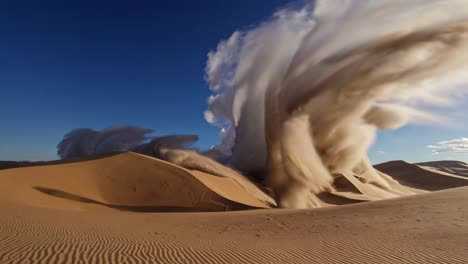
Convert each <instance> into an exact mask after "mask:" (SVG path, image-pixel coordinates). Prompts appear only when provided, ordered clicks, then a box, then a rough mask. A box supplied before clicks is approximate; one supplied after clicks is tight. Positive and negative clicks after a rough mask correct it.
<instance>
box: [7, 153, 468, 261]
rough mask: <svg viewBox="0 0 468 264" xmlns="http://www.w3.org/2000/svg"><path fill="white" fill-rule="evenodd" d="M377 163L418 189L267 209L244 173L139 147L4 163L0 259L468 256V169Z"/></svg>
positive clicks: (455, 258) (443, 258) (421, 258)
mask: <svg viewBox="0 0 468 264" xmlns="http://www.w3.org/2000/svg"><path fill="white" fill-rule="evenodd" d="M27 165H31V164H27ZM376 168H378V169H379V170H381V171H383V172H385V173H387V174H388V175H391V176H392V177H393V178H394V179H396V180H398V181H399V182H400V183H402V184H404V185H406V186H407V188H408V189H407V190H412V191H414V192H415V193H416V194H415V195H410V196H406V197H401V198H390V199H386V200H383V201H372V202H363V203H357V202H359V201H360V200H359V195H356V194H353V193H352V192H349V191H348V192H345V191H344V190H343V191H342V192H341V193H338V194H329V195H331V196H335V199H334V201H335V202H334V203H333V204H334V205H337V204H348V203H351V202H350V200H351V199H350V198H349V197H355V198H356V199H355V201H354V202H356V204H348V205H340V206H330V207H326V208H320V209H307V210H283V209H268V208H270V207H272V206H273V205H272V204H271V201H270V200H269V199H266V198H265V197H266V196H265V194H267V193H268V191H267V190H265V189H262V188H261V187H258V188H257V189H255V188H252V187H251V186H246V185H245V182H244V179H236V178H235V177H233V178H229V177H219V176H216V175H210V174H207V173H203V172H199V171H193V170H187V169H184V168H181V167H179V166H176V165H173V164H171V163H168V162H165V161H161V160H158V159H155V158H151V157H147V156H144V155H140V154H135V153H122V154H117V155H112V156H109V157H104V158H95V159H91V160H86V161H74V162H68V163H67V162H64V163H50V164H46V165H44V164H42V166H33V167H21V168H14V169H5V170H0V182H1V183H2V184H1V186H0V210H1V212H2V213H1V215H0V263H421V264H422V263H467V261H468V208H467V207H466V199H467V198H468V192H467V191H468V187H462V186H467V185H468V178H467V177H466V176H467V170H468V165H466V164H465V163H462V162H432V163H424V164H409V163H405V162H403V161H396V162H390V163H385V164H380V165H377V166H376ZM405 190H406V189H405ZM418 190H423V191H424V190H425V191H428V192H425V193H419V192H418ZM423 191H420V192H423ZM347 196H348V198H346V197H347ZM340 198H341V199H340ZM323 199H324V200H327V199H325V198H323ZM328 200H330V199H328ZM330 205H331V204H330ZM244 209H257V210H244ZM227 210H230V211H228V212H220V211H227ZM232 210H237V211H232ZM239 210H240V211H239ZM209 211H218V212H209Z"/></svg>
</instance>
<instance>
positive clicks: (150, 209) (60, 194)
mask: <svg viewBox="0 0 468 264" xmlns="http://www.w3.org/2000/svg"><path fill="white" fill-rule="evenodd" d="M33 189H35V190H36V191H39V192H41V193H43V194H47V195H50V196H54V197H57V198H62V199H67V200H70V201H75V202H80V203H88V204H97V205H102V206H105V207H108V208H112V209H116V210H119V211H128V212H139V213H156V212H157V213H160V212H167V213H176V212H184V213H190V212H219V210H210V209H209V208H205V209H204V208H194V207H176V206H131V205H116V204H108V203H103V202H100V201H96V200H93V199H89V198H86V197H83V196H79V195H76V194H72V193H68V192H64V191H61V190H56V189H51V188H46V187H41V186H33ZM248 209H252V208H251V207H248V206H242V205H234V206H233V207H229V208H228V207H226V208H225V211H235V210H248Z"/></svg>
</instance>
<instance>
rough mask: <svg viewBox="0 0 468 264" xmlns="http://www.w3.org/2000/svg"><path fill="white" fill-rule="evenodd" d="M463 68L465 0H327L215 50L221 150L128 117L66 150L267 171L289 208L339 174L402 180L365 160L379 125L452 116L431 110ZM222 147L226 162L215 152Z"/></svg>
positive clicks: (63, 149) (445, 100)
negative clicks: (129, 122) (135, 124)
mask: <svg viewBox="0 0 468 264" xmlns="http://www.w3.org/2000/svg"><path fill="white" fill-rule="evenodd" d="M467 70H468V1H466V0H444V1H442V0H412V1H407V0H379V1H372V0H319V1H315V3H314V2H311V3H310V4H308V5H305V6H303V7H302V8H296V9H283V10H280V11H278V12H277V13H275V14H274V15H273V16H272V18H271V19H269V20H268V21H265V22H263V23H261V24H259V25H258V26H257V27H254V28H252V29H250V30H247V31H237V32H234V33H233V34H232V36H231V37H230V38H229V39H227V40H225V41H222V42H221V43H220V44H219V45H218V47H217V49H216V50H215V51H212V52H210V53H209V55H208V63H207V67H206V79H207V81H208V83H209V85H210V87H211V89H212V91H213V93H214V95H213V96H212V97H210V98H209V109H208V110H207V111H206V112H205V118H206V119H207V121H208V122H210V123H212V124H213V125H215V126H217V127H219V128H220V129H221V135H222V142H221V144H220V145H218V146H216V147H215V148H214V149H212V150H210V151H208V152H198V151H197V150H195V149H188V148H187V146H188V145H189V144H190V143H192V142H194V141H195V140H196V139H197V137H196V136H191V135H185V136H184V135H182V136H165V137H158V138H147V137H146V136H145V135H146V134H147V133H149V132H150V131H149V130H145V129H137V128H129V127H126V129H122V130H121V131H120V133H121V134H122V135H120V136H117V135H116V134H114V133H113V130H112V129H110V130H108V131H107V130H104V131H101V132H96V131H92V130H83V129H81V130H75V131H72V132H71V133H70V134H68V135H66V136H65V138H64V140H63V141H62V142H61V143H60V144H59V146H58V148H59V155H60V156H61V157H62V158H69V157H74V156H79V155H85V154H86V155H89V154H90V153H99V152H104V151H109V150H113V151H115V150H120V151H125V150H132V151H136V152H140V153H143V154H147V155H151V156H155V157H158V158H162V159H165V160H168V161H171V162H174V163H176V164H178V165H180V166H184V167H187V168H195V169H199V170H203V171H206V172H210V173H214V174H218V175H227V174H235V173H237V172H236V171H235V170H233V169H231V168H234V169H237V170H239V171H241V172H244V173H253V172H256V173H258V172H262V173H263V175H266V178H267V181H268V184H269V185H270V186H271V187H272V188H273V190H274V192H275V196H276V197H275V198H276V200H277V203H278V205H279V206H281V207H290V208H305V207H317V206H320V201H319V199H318V198H317V196H316V194H318V193H321V192H323V191H327V192H333V189H334V187H333V182H334V180H335V179H336V178H337V177H345V178H347V179H348V180H349V182H351V183H353V182H354V183H353V184H354V185H355V186H356V185H358V184H359V182H364V183H371V184H373V185H374V186H378V188H381V189H384V190H388V191H390V192H391V191H392V188H394V186H396V184H397V183H396V182H394V181H391V179H389V177H387V176H384V175H382V174H380V173H378V172H377V171H375V170H374V169H373V168H372V166H371V164H370V162H369V160H368V158H367V150H368V148H369V146H370V145H371V144H372V143H373V141H374V138H375V134H376V131H377V130H378V129H382V130H392V129H398V128H400V127H402V126H404V125H405V124H408V123H435V122H444V121H445V120H444V117H440V116H436V115H434V114H433V113H431V111H430V110H431V109H432V108H434V107H446V106H450V105H452V104H453V103H454V101H455V100H454V99H456V96H457V95H460V94H462V93H464V92H466V91H467V90H468V89H467V83H468V74H467V72H468V71H467ZM114 129H115V128H114ZM127 130H128V133H127ZM117 134H119V133H117ZM220 157H223V158H225V159H226V160H227V165H228V167H226V166H223V165H221V164H219V163H217V162H215V161H214V160H212V159H211V158H220ZM358 179H359V181H358ZM356 181H358V182H356ZM393 191H394V190H393Z"/></svg>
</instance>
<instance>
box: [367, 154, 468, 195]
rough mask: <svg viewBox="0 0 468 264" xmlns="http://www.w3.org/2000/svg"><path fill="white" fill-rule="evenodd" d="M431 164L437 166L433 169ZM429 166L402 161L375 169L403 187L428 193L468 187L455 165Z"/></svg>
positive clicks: (381, 165) (467, 182)
mask: <svg viewBox="0 0 468 264" xmlns="http://www.w3.org/2000/svg"><path fill="white" fill-rule="evenodd" d="M429 164H430V165H432V166H435V168H432V169H431V168H430V167H429V166H428V165H429ZM429 164H428V163H418V164H410V163H407V162H405V161H402V160H397V161H390V162H385V163H382V164H377V165H375V166H374V167H375V168H376V169H377V170H379V171H381V172H383V173H386V174H388V175H390V176H392V177H393V178H394V179H396V180H397V181H399V182H400V183H402V184H403V185H406V186H411V187H414V188H418V189H423V190H428V191H435V190H443V189H448V188H455V187H461V186H467V185H468V178H466V176H464V175H462V174H458V173H459V172H457V171H456V169H454V168H453V167H452V166H451V165H453V163H446V162H444V161H438V162H432V163H429ZM457 164H463V162H458V163H457ZM465 166H466V164H465ZM437 168H438V169H437ZM449 172H452V173H449Z"/></svg>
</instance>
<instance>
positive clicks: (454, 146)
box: [426, 137, 468, 154]
mask: <svg viewBox="0 0 468 264" xmlns="http://www.w3.org/2000/svg"><path fill="white" fill-rule="evenodd" d="M426 147H427V148H428V149H430V150H431V151H432V154H440V153H447V152H451V153H468V138H465V137H461V138H456V139H452V140H446V141H440V142H437V143H436V144H435V145H428V146H426Z"/></svg>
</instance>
